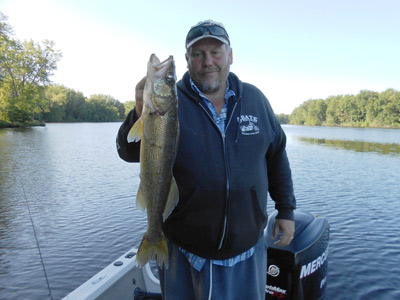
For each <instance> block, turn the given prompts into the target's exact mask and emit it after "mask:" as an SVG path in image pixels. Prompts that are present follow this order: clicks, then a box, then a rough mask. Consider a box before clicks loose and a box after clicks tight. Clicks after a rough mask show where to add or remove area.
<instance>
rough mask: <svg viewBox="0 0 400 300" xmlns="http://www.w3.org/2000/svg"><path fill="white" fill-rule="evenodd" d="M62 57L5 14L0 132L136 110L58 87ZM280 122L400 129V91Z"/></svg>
mask: <svg viewBox="0 0 400 300" xmlns="http://www.w3.org/2000/svg"><path fill="white" fill-rule="evenodd" d="M61 57H62V53H61V51H59V50H56V49H54V42H52V41H48V40H45V41H43V42H42V43H35V42H34V41H32V40H30V41H23V42H21V41H19V40H18V39H16V38H15V37H14V34H13V29H12V27H11V26H10V25H9V24H8V23H7V17H6V16H5V15H4V14H2V13H1V12H0V127H12V126H30V125H43V124H44V123H46V122H108V121H119V120H122V119H124V118H125V116H126V114H127V113H128V112H129V111H130V110H131V109H132V108H133V107H134V105H135V102H134V101H128V102H125V103H121V102H120V101H118V100H117V99H115V98H113V97H111V96H109V95H101V94H98V95H92V96H90V97H89V98H87V97H85V96H84V95H83V94H82V93H81V92H78V91H75V90H73V89H70V88H67V87H64V86H62V85H54V84H52V83H51V81H50V77H51V76H52V75H53V72H54V71H55V70H56V69H57V63H58V61H59V60H60V59H61ZM277 118H278V120H279V121H280V122H281V123H282V124H287V123H290V124H298V125H328V126H360V127H396V128H399V127H400V92H398V91H396V90H394V89H387V90H386V91H384V92H382V93H378V92H374V91H368V90H362V91H360V93H359V94H357V95H339V96H331V97H329V98H327V99H311V100H308V101H305V102H303V104H301V105H300V106H299V107H297V108H295V109H294V110H293V112H292V113H291V114H290V115H286V114H278V115H277Z"/></svg>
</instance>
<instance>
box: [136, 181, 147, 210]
mask: <svg viewBox="0 0 400 300" xmlns="http://www.w3.org/2000/svg"><path fill="white" fill-rule="evenodd" d="M136 207H137V208H138V209H139V210H141V211H145V210H146V202H145V201H144V197H143V193H142V186H141V185H139V190H138V193H137V196H136Z"/></svg>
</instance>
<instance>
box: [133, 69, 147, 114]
mask: <svg viewBox="0 0 400 300" xmlns="http://www.w3.org/2000/svg"><path fill="white" fill-rule="evenodd" d="M146 79H147V76H145V77H143V78H142V80H140V81H139V83H138V84H137V85H136V88H135V101H136V114H137V116H138V117H140V116H141V115H142V111H143V91H144V84H145V83H146Z"/></svg>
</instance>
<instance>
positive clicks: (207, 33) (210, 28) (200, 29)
mask: <svg viewBox="0 0 400 300" xmlns="http://www.w3.org/2000/svg"><path fill="white" fill-rule="evenodd" d="M205 38H214V39H217V40H219V41H221V42H223V43H224V44H227V45H230V41H229V35H228V33H227V32H226V30H225V27H224V25H222V23H218V22H215V21H213V20H206V21H202V22H199V23H197V24H196V25H194V26H192V27H191V28H190V30H189V32H188V34H187V36H186V49H188V48H189V47H190V46H192V45H193V44H194V43H196V42H197V41H199V40H202V39H205Z"/></svg>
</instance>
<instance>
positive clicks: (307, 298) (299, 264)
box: [265, 211, 329, 300]
mask: <svg viewBox="0 0 400 300" xmlns="http://www.w3.org/2000/svg"><path fill="white" fill-rule="evenodd" d="M276 215H277V213H276V212H275V213H273V214H272V216H271V217H270V218H269V220H268V225H267V228H266V243H267V246H268V250H267V253H268V265H267V285H266V289H265V299H268V300H272V299H288V300H290V299H291V300H314V299H323V297H324V294H325V290H326V285H327V282H326V277H327V272H328V244H329V224H328V221H327V219H326V218H324V217H315V216H313V215H312V214H309V213H304V212H298V211H295V213H294V221H295V233H294V237H293V240H292V242H291V243H290V245H289V246H287V247H277V246H275V245H274V242H275V241H273V240H272V229H273V226H274V221H275V217H276Z"/></svg>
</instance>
